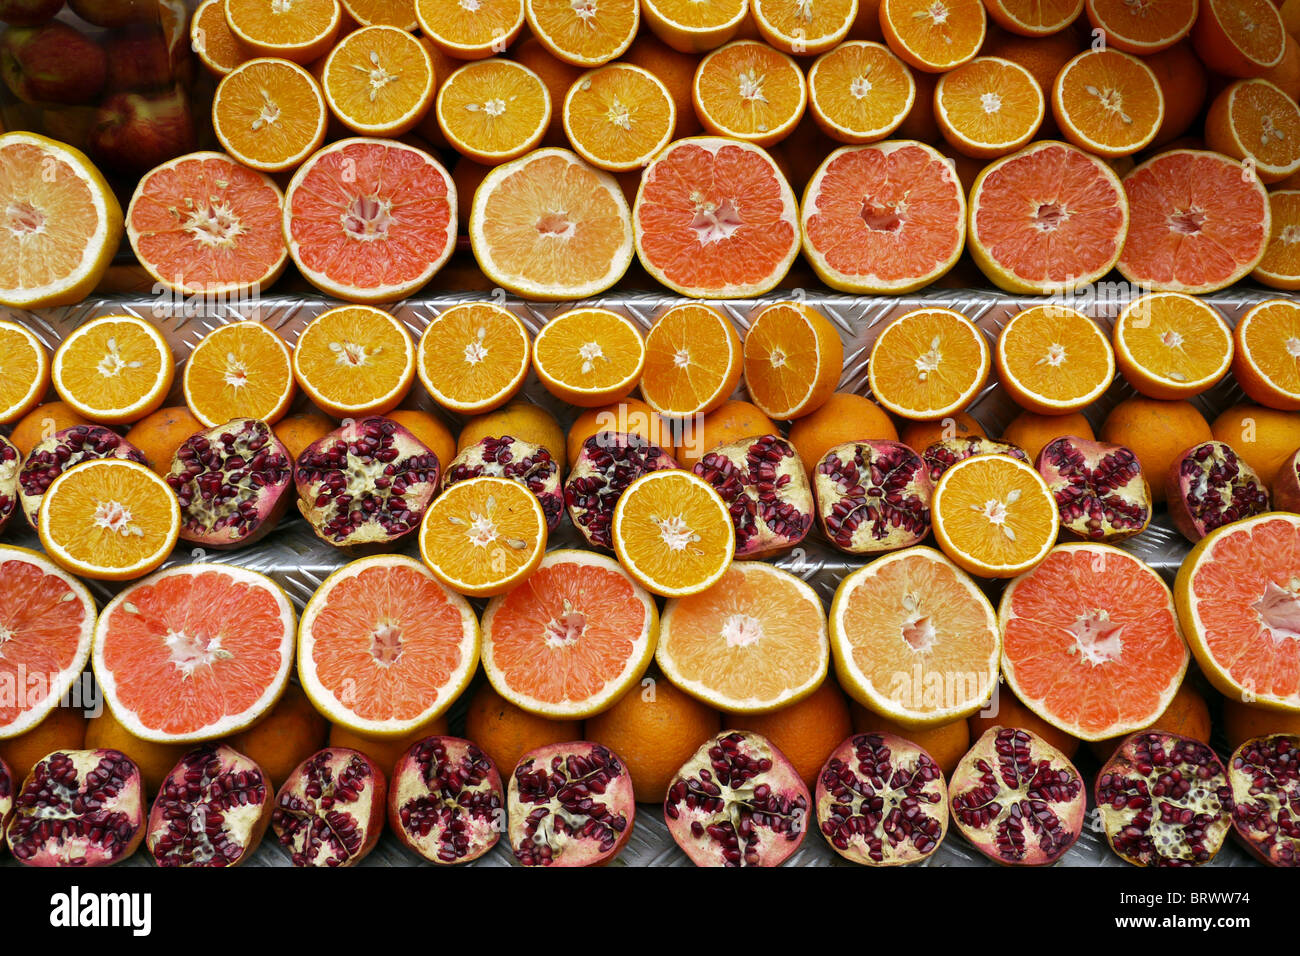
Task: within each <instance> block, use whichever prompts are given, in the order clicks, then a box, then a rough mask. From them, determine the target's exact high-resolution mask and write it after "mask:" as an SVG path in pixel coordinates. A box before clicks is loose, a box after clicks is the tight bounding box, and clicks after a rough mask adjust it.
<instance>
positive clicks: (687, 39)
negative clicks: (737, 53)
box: [641, 0, 749, 53]
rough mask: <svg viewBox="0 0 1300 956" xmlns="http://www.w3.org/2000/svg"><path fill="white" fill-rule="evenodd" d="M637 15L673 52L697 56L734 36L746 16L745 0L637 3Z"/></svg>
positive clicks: (678, 0)
mask: <svg viewBox="0 0 1300 956" xmlns="http://www.w3.org/2000/svg"><path fill="white" fill-rule="evenodd" d="M641 14H642V16H644V17H645V22H646V25H647V26H648V27H650V29H651V30H652V31H653V32H654V34H655V36H657V37H658V38H659V39H660V40H662V41H663V42H664V43H666V44H668V46H670V47H672V48H673V49H674V50H677V51H679V52H681V53H701V52H703V51H705V50H712V49H714V48H716V47H720V46H722V44H724V43H726V42H727V41H728V40H730V39H731V38H732V37H734V36H735V35H736V31H738V30H739V29H740V26H741V24H742V23H744V21H745V17H746V16H747V15H748V14H749V0H641Z"/></svg>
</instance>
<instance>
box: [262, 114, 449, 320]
mask: <svg viewBox="0 0 1300 956" xmlns="http://www.w3.org/2000/svg"><path fill="white" fill-rule="evenodd" d="M283 236H284V238H286V239H287V240H288V243H289V254H290V255H292V256H293V261H294V263H295V264H296V265H297V266H298V271H299V272H301V273H302V274H303V277H304V278H305V279H307V281H308V282H310V283H311V284H312V285H314V286H316V288H318V289H320V290H321V291H322V292H324V293H326V294H327V295H331V296H334V297H336V298H340V299H343V300H345V301H349V302H394V301H396V300H398V299H403V298H405V297H406V296H408V295H411V294H413V293H414V292H416V291H417V290H418V289H420V288H422V287H423V286H424V284H425V283H427V282H428V281H429V280H430V279H432V278H433V276H434V274H435V273H437V271H438V270H439V269H441V268H442V267H443V265H445V264H446V262H447V260H448V259H449V258H451V254H452V252H453V251H454V250H455V248H456V187H455V184H454V183H453V182H452V179H451V174H450V173H448V172H447V170H446V169H445V168H444V167H443V165H442V164H441V163H440V162H438V161H437V160H436V159H434V158H433V157H432V156H430V155H429V154H428V153H426V152H425V151H424V150H422V149H417V148H416V147H414V146H407V145H406V144H404V143H399V142H396V141H394V140H386V139H373V138H364V137H357V138H352V139H341V140H338V141H337V142H334V143H331V144H329V145H328V146H326V147H325V148H324V149H321V150H319V151H317V152H316V153H315V154H314V155H313V156H312V157H311V158H310V159H308V160H307V161H306V162H305V163H303V164H302V165H301V166H300V167H299V168H298V171H297V172H296V173H294V176H293V179H292V180H291V181H290V182H289V188H288V189H287V190H286V193H285V202H284V217H283Z"/></svg>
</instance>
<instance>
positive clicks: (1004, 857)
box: [948, 727, 1087, 866]
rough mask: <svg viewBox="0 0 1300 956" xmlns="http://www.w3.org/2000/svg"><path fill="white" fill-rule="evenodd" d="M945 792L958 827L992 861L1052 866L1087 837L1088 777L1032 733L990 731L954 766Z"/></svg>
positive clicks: (1010, 728)
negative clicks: (1085, 787) (947, 794)
mask: <svg viewBox="0 0 1300 956" xmlns="http://www.w3.org/2000/svg"><path fill="white" fill-rule="evenodd" d="M948 793H949V798H950V801H951V807H952V820H953V823H954V824H956V826H957V829H959V830H960V831H961V834H962V836H964V837H965V838H966V840H967V841H968V842H969V843H970V844H971V846H973V847H975V849H977V850H979V851H980V852H981V853H983V854H984V855H985V856H986V857H988V858H989V859H990V860H992V861H993V862H995V863H1002V864H1005V865H1008V866H1044V865H1047V864H1050V863H1055V862H1056V861H1057V860H1059V859H1060V858H1061V857H1062V856H1064V855H1065V853H1066V851H1068V850H1069V849H1070V847H1072V846H1073V845H1074V844H1075V842H1076V841H1078V839H1079V836H1080V834H1082V833H1083V817H1084V811H1085V809H1086V806H1087V794H1086V792H1085V790H1084V786H1083V778H1082V777H1080V776H1079V771H1078V770H1076V769H1075V767H1074V764H1072V763H1070V761H1069V759H1068V758H1067V757H1066V756H1065V754H1063V753H1061V752H1060V751H1059V750H1057V749H1056V748H1055V747H1053V746H1052V745H1051V744H1049V743H1048V742H1047V741H1045V740H1043V738H1041V737H1039V736H1038V735H1037V734H1034V733H1032V732H1030V731H1028V730H1022V729H1018V728H1014V727H991V728H990V729H989V730H987V731H985V732H984V735H983V736H982V737H980V739H979V740H977V741H976V742H975V745H974V746H973V747H971V749H970V750H969V751H968V752H967V753H966V756H964V757H962V759H961V762H960V763H958V764H957V769H956V770H955V771H953V775H952V780H951V781H949V783H948Z"/></svg>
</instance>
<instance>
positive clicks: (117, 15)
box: [68, 0, 158, 27]
mask: <svg viewBox="0 0 1300 956" xmlns="http://www.w3.org/2000/svg"><path fill="white" fill-rule="evenodd" d="M68 6H70V7H72V12H73V13H75V14H76V15H77V16H79V17H81V19H83V20H85V21H86V22H87V23H93V24H94V25H95V26H97V27H124V26H126V25H127V24H128V23H157V22H158V0H68Z"/></svg>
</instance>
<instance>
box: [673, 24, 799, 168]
mask: <svg viewBox="0 0 1300 956" xmlns="http://www.w3.org/2000/svg"><path fill="white" fill-rule="evenodd" d="M692 96H693V97H694V100H695V112H696V113H697V114H698V115H699V117H700V122H701V123H703V124H704V128H705V129H706V130H708V131H709V132H710V133H713V134H715V135H717V136H731V137H734V138H736V139H741V140H744V141H746V142H749V143H755V144H756V145H759V146H771V145H772V144H773V143H776V142H779V141H781V140H782V139H784V138H785V137H786V136H788V135H790V133H791V131H793V130H794V128H795V126H796V125H797V124H798V122H799V120H800V119H801V118H802V117H803V111H804V109H805V108H806V107H807V105H808V83H807V80H805V79H804V75H803V70H801V69H799V64H797V63H796V62H795V61H794V60H792V59H791V58H790V57H789V56H787V55H786V54H784V53H782V52H780V51H779V50H775V49H773V48H772V47H770V46H768V45H767V44H765V43H759V42H757V41H754V40H736V41H734V42H732V43H728V44H727V45H726V46H723V47H721V48H719V49H717V50H714V51H713V52H711V53H709V54H707V55H706V56H705V57H704V59H702V60H700V65H699V66H698V67H697V68H696V70H695V83H694V86H693V87H692Z"/></svg>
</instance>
